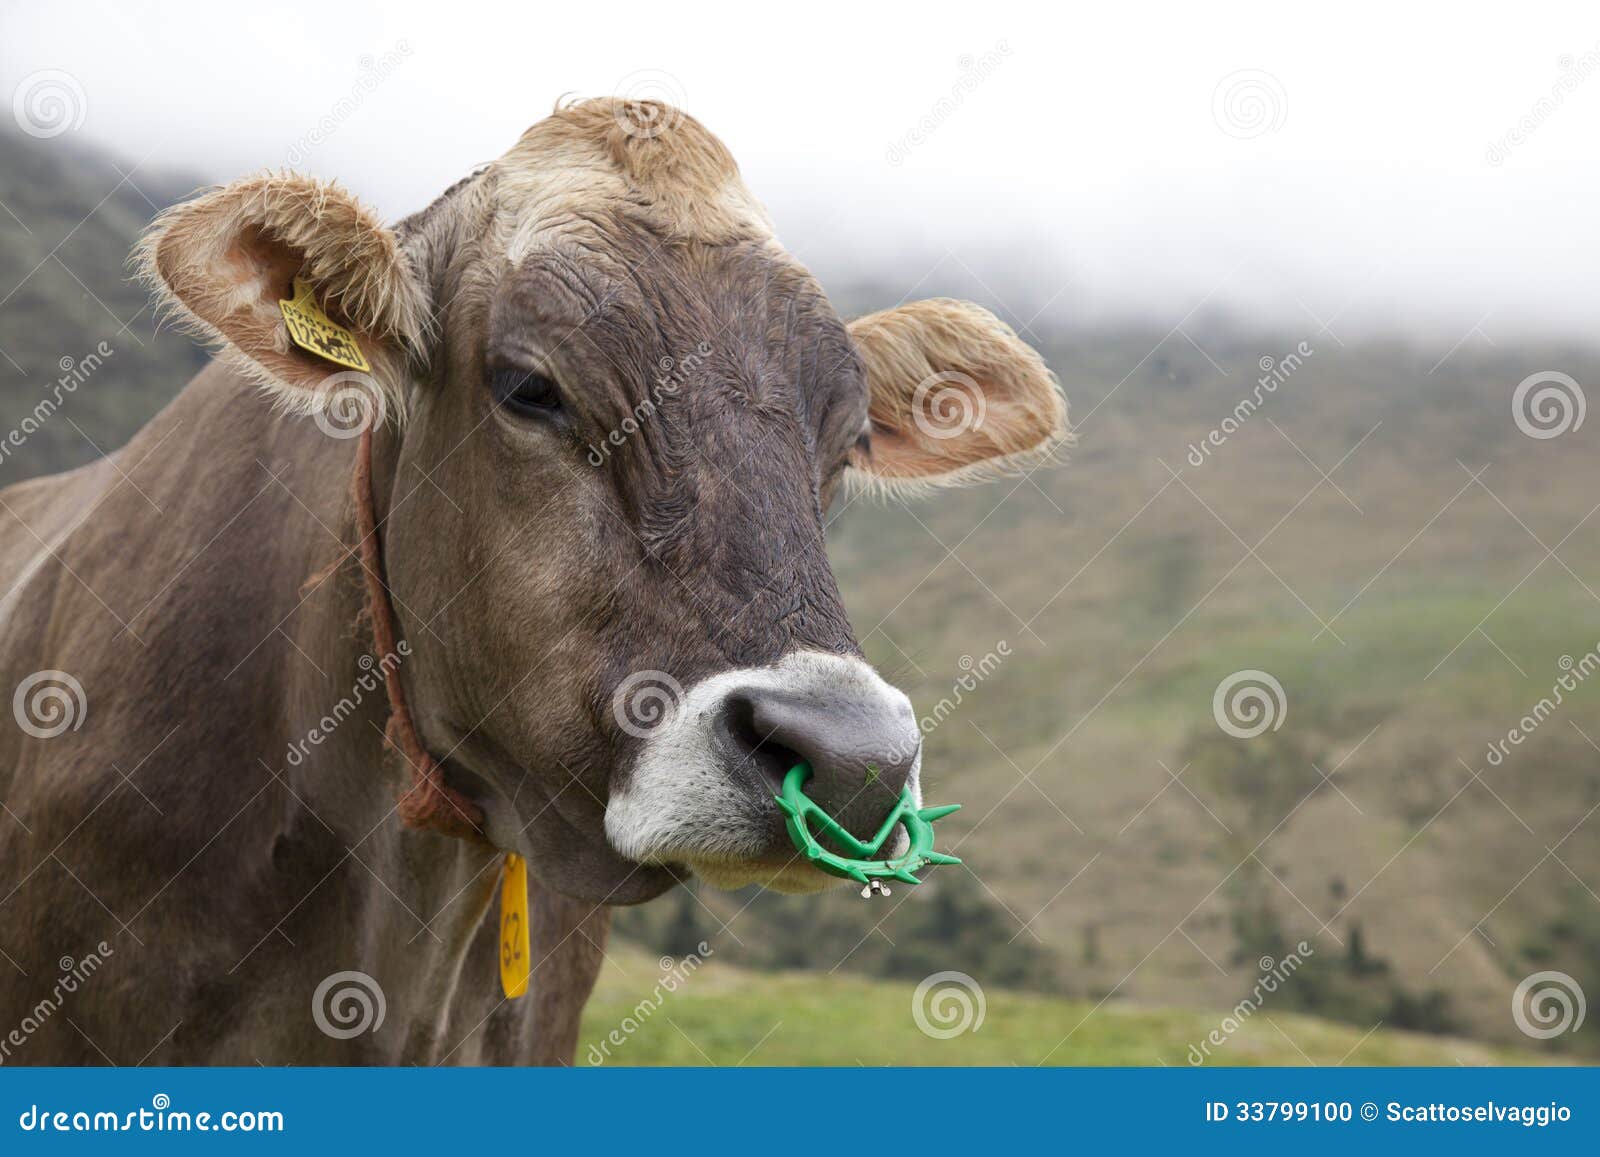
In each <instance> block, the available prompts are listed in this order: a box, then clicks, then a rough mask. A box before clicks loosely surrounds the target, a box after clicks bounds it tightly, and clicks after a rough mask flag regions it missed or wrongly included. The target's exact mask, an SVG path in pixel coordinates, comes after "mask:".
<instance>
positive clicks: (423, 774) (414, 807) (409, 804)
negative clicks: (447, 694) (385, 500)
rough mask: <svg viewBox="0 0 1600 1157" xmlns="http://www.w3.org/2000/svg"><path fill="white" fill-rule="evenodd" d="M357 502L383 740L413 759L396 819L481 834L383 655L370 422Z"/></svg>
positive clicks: (476, 816)
mask: <svg viewBox="0 0 1600 1157" xmlns="http://www.w3.org/2000/svg"><path fill="white" fill-rule="evenodd" d="M350 491H351V496H352V497H353V498H354V499H355V504H356V531H357V533H358V534H360V536H361V572H362V575H363V576H364V577H365V579H366V588H367V614H368V616H369V617H370V618H371V619H372V643H373V647H374V648H375V649H376V650H377V652H378V660H379V661H378V663H377V669H378V672H379V674H380V675H381V676H382V678H383V686H384V691H385V693H386V694H387V695H388V697H389V722H388V723H387V724H386V725H385V727H384V729H383V738H384V742H385V743H386V744H387V745H388V746H389V747H392V748H394V750H396V751H398V752H399V753H400V755H401V757H402V758H403V759H404V760H405V761H406V762H407V763H408V764H410V765H411V786H410V787H409V788H407V789H406V790H405V791H404V792H403V793H402V794H401V796H400V804H399V811H400V819H401V821H402V822H403V823H404V824H405V826H406V827H408V828H415V829H417V830H419V831H431V832H438V833H439V834H441V835H446V836H456V837H458V838H461V839H482V838H483V830H482V829H483V809H481V808H480V807H478V805H477V804H475V803H473V802H472V801H471V800H470V799H468V798H467V797H466V796H464V795H462V794H461V793H460V792H458V791H456V790H455V789H454V788H452V787H451V786H450V785H449V784H447V783H445V781H444V769H443V768H441V767H440V766H439V761H438V760H436V759H434V758H433V756H431V755H429V754H428V749H427V748H426V747H424V746H423V744H422V737H421V736H419V735H418V734H417V727H416V724H415V722H413V720H412V718H411V707H410V705H409V704H408V703H407V702H406V690H405V686H404V684H402V683H401V682H400V672H399V670H398V669H396V670H394V671H389V670H388V666H389V665H388V664H386V663H384V662H383V661H382V659H383V657H384V656H387V655H392V654H395V653H396V651H395V637H394V636H395V629H394V606H393V604H391V603H390V601H389V587H388V583H387V582H386V581H385V578H384V568H383V548H382V546H381V544H380V543H379V541H378V514H377V503H376V501H375V498H374V495H373V490H372V423H370V422H369V423H368V424H367V428H366V429H365V430H363V431H362V432H361V441H360V443H359V445H358V446H357V447H356V466H355V472H354V473H353V474H352V475H351V477H350Z"/></svg>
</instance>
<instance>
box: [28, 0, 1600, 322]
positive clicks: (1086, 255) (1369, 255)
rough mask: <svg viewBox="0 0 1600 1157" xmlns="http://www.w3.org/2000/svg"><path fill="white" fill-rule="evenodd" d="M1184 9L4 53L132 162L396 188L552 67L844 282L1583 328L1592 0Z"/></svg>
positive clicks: (185, 38)
mask: <svg viewBox="0 0 1600 1157" xmlns="http://www.w3.org/2000/svg"><path fill="white" fill-rule="evenodd" d="M1204 7H1206V8H1207V9H1209V8H1211V7H1213V6H1209V5H1208V6H1204ZM1200 8H1201V6H1190V5H1184V6H1173V7H1172V8H1171V9H1169V10H1167V11H1165V12H1154V13H1153V12H1149V11H1135V10H1133V9H1132V8H1131V7H1130V8H1125V9H1120V10H1117V11H1108V10H1106V6H1096V7H1095V9H1094V10H1092V11H1086V12H1069V11H1066V10H1065V9H1064V8H1054V7H1052V8H1048V9H1047V8H1045V7H1044V6H1035V5H1007V4H1001V3H983V4H970V3H964V4H958V5H950V6H942V5H933V4H926V3H922V4H916V5H908V6H905V7H903V8H902V9H900V10H899V11H898V12H893V13H892V12H890V11H887V10H886V9H884V8H883V7H880V6H876V5H867V4H861V3H856V4H848V5H827V4H822V3H811V4H805V5H796V6H784V7H783V9H781V11H780V10H775V9H773V8H772V7H770V6H766V5H760V4H739V5H729V6H726V7H723V8H713V7H709V6H708V7H703V8H698V9H693V10H691V9H690V8H689V6H679V5H672V6H667V5H660V4H649V5H628V4H615V3H613V4H606V5H603V6H600V5H580V4H573V5H565V6H562V7H561V8H559V9H552V8H551V7H549V6H544V5H533V4H516V5H501V4H479V3H467V2H464V0H453V2H450V3H430V4H423V3H397V4H381V5H379V4H348V5H340V6H337V7H335V6H334V5H332V4H327V3H289V4H285V3H279V4H275V5H272V6H271V7H268V6H264V5H252V6H240V7H238V8H233V7H224V6H222V5H219V4H215V3H211V4H200V3H162V4H159V5H158V4H140V3H105V4H82V3H79V4H74V5H71V6H68V5H63V4H56V5H51V6H49V7H48V8H44V7H41V8H38V9H27V10H24V9H20V8H19V7H18V6H17V5H16V4H14V3H7V4H6V6H5V9H4V15H3V17H0V25H3V26H0V85H3V90H4V92H5V93H6V94H8V95H10V96H11V97H12V106H13V108H12V111H13V115H14V117H15V118H16V119H17V120H18V122H19V123H21V122H22V121H23V120H27V119H29V118H33V119H32V120H31V121H30V123H31V124H33V125H34V127H35V129H40V128H41V126H43V128H42V131H44V132H49V133H52V134H56V133H59V137H60V138H66V137H69V136H71V137H76V138H81V139H84V140H87V141H90V142H94V143H99V144H105V145H109V146H111V147H113V148H115V149H116V150H118V151H119V152H120V153H121V154H122V155H123V156H124V157H125V158H127V160H128V162H129V163H130V164H133V165H137V168H135V169H133V170H132V171H131V172H130V180H131V181H132V182H133V183H135V184H137V182H138V180H139V174H140V173H141V172H154V171H156V170H162V169H176V170H180V171H183V172H187V173H193V174H194V175H195V176H196V177H197V178H200V179H204V180H226V179H228V178H230V177H233V176H236V175H239V174H242V173H245V172H249V171H251V170H255V169H260V168H263V167H274V168H276V167H281V166H288V165H292V166H293V167H295V168H298V169H301V170H303V171H308V172H312V173H316V174H319V175H322V176H328V177H337V178H339V179H340V180H341V181H342V182H344V183H345V184H346V185H348V186H349V187H350V188H352V189H354V190H355V191H356V192H358V193H359V194H360V195H362V196H363V197H365V198H366V199H368V200H369V201H371V202H372V203H374V204H376V205H377V206H379V207H380V208H381V209H382V210H383V211H384V212H385V213H387V214H389V215H391V216H400V215H402V214H404V213H406V212H409V211H411V210H413V209H416V208H418V207H420V206H422V205H424V204H426V203H427V202H428V201H429V200H431V198H432V197H433V196H434V195H435V194H436V193H438V192H439V191H441V190H442V189H443V188H444V187H445V186H446V185H448V184H449V183H450V182H452V181H453V180H455V179H456V178H458V177H459V176H461V175H463V174H465V173H466V172H467V171H469V170H470V169H471V168H472V167H473V166H474V165H476V164H479V163H482V162H484V161H486V160H489V159H491V158H493V157H494V156H496V155H498V154H499V153H500V152H502V151H503V150H504V149H505V148H506V147H507V146H509V145H510V144H511V143H512V142H513V141H514V140H515V139H516V137H517V135H518V134H519V133H520V132H521V131H522V130H523V129H524V128H525V127H527V125H528V124H530V123H532V122H533V121H534V120H537V119H538V118H539V117H541V116H542V115H544V114H545V113H546V112H548V110H549V109H550V108H551V107H552V105H553V104H554V103H555V102H556V101H557V99H558V98H560V97H562V96H563V95H600V94H606V93H629V94H632V95H637V96H661V97H665V98H667V99H670V100H673V101H674V102H675V103H680V104H681V105H682V106H683V107H685V108H686V109H687V110H688V111H689V112H691V113H692V114H693V115H695V116H696V117H698V118H699V119H701V120H702V121H704V122H705V123H706V124H707V125H708V126H709V127H710V128H711V129H712V130H713V131H715V132H716V133H718V134H719V135H720V136H721V137H722V138H723V139H724V140H725V141H726V142H727V143H728V145H729V147H730V148H731V149H732V150H733V152H734V155H735V156H736V157H737V158H738V160H739V162H740V165H741V167H742V169H743V171H744V174H745V177H746V180H747V181H748V183H749V184H750V186H751V187H752V189H753V190H754V191H755V192H756V194H757V195H758V196H759V197H761V198H762V199H763V200H764V201H765V202H766V203H767V205H768V207H769V209H770V210H771V212H772V214H773V216H774V218H775V220H776V221H777V224H778V228H779V233H780V236H781V237H783V239H784V240H785V241H786V243H787V244H788V245H789V246H790V248H791V249H793V250H794V251H795V252H796V253H797V254H798V255H799V256H800V257H801V258H802V259H803V260H805V261H807V262H808V263H809V264H810V265H811V266H812V267H813V268H814V269H815V270H816V271H817V272H818V274H819V275H820V276H822V277H823V278H824V280H825V281H831V282H838V281H841V280H845V281H860V280H862V279H865V278H867V277H872V278H874V279H876V280H878V281H880V282H882V283H883V284H885V285H886V286H887V287H888V288H889V289H890V290H891V291H892V292H896V293H903V294H905V295H906V296H919V295H925V294H927V293H929V292H932V291H937V290H940V289H947V288H950V287H952V286H954V287H958V288H961V289H962V290H964V291H967V292H971V293H972V294H973V295H975V296H978V297H980V298H986V299H988V300H989V301H990V302H991V303H992V304H996V305H999V306H1001V307H1002V308H1004V309H1005V310H1006V311H1007V312H1009V313H1010V314H1011V315H1012V316H1013V317H1017V318H1021V319H1023V320H1027V319H1030V318H1031V317H1033V316H1034V315H1036V314H1039V313H1041V312H1043V313H1045V314H1048V315H1051V316H1052V318H1053V319H1054V318H1059V319H1061V320H1065V321H1069V322H1074V323H1081V324H1100V323H1112V322H1118V321H1122V320H1137V321H1140V322H1145V323H1154V324H1157V325H1161V326H1176V325H1179V324H1182V323H1184V322H1185V321H1186V319H1188V318H1191V317H1197V316H1198V317H1204V316H1209V315H1221V316H1225V317H1229V318H1232V319H1235V320H1239V321H1242V322H1246V323H1250V324H1256V325H1270V326H1274V327H1287V328H1289V329H1291V330H1293V329H1305V330H1306V331H1307V332H1323V331H1324V327H1326V328H1327V329H1331V330H1332V332H1333V333H1334V334H1335V335H1336V336H1342V335H1344V334H1346V333H1353V332H1358V331H1362V330H1379V331H1391V332H1398V333H1401V334H1405V335H1426V336H1427V337H1428V338H1429V339H1430V340H1444V341H1447V342H1448V341H1453V340H1456V339H1458V338H1460V339H1465V340H1469V341H1474V342H1480V341H1481V342H1497V341H1500V340H1503V339H1506V338H1511V337H1515V336H1519V335H1521V334H1524V333H1528V332H1537V333H1553V334H1560V335H1570V336H1575V337H1587V335H1588V331H1589V326H1590V320H1591V315H1592V314H1593V312H1594V300H1595V294H1594V290H1593V283H1594V274H1593V266H1594V261H1595V257H1596V254H1597V252H1600V248H1597V242H1600V214H1597V213H1596V212H1595V210H1594V199H1595V190H1596V189H1597V188H1600V151H1597V149H1596V147H1595V146H1596V142H1597V140H1600V134H1597V132H1596V129H1597V127H1600V12H1597V11H1596V9H1595V8H1594V6H1593V4H1592V3H1591V4H1572V5H1567V6H1564V7H1550V8H1547V7H1543V6H1533V5H1521V6H1519V7H1518V8H1516V9H1515V10H1514V13H1513V15H1512V16H1511V17H1508V16H1507V15H1505V14H1504V10H1502V14H1501V15H1499V16H1497V17H1495V18H1494V19H1493V20H1490V19H1486V18H1482V17H1473V16H1471V15H1470V14H1468V13H1467V12H1466V11H1465V10H1459V9H1456V8H1450V9H1445V8H1441V9H1440V10H1439V12H1438V14H1437V15H1428V14H1425V13H1420V12H1415V11H1412V10H1410V9H1409V8H1406V7H1404V6H1400V5H1395V4H1392V3H1391V4H1385V5H1374V6H1372V7H1369V8H1363V7H1361V6H1358V5H1354V4H1340V5H1337V6H1329V7H1327V8H1325V9H1324V10H1323V13H1322V14H1321V15H1315V14H1312V13H1310V12H1288V11H1284V10H1283V9H1284V8H1285V6H1283V5H1275V4H1264V5H1260V6H1233V7H1231V8H1230V9H1229V12H1228V14H1227V15H1218V14H1217V13H1216V12H1211V11H1201V10H1200ZM691 11H692V12H693V14H692V15H691V14H690V12H691ZM41 74H44V75H43V78H42V79H41ZM61 74H64V76H63V75H61ZM41 89H46V90H48V89H54V90H55V91H54V92H51V91H40V90H41ZM57 95H59V96H61V97H62V99H63V100H64V102H65V112H64V113H63V112H62V110H61V108H60V106H59V105H58V106H57V107H56V108H55V109H54V110H53V111H52V109H51V108H50V107H49V106H48V102H45V103H40V102H41V101H44V98H47V97H51V96H57ZM30 102H32V103H31V104H30ZM52 115H54V116H56V117H60V116H63V115H64V116H65V117H66V118H67V121H68V123H67V124H66V126H65V127H63V126H62V125H61V124H59V123H55V122H51V121H49V120H48V118H49V117H50V116H52ZM40 118H45V119H43V120H41V119H40ZM5 127H6V129H7V130H8V131H9V130H10V128H11V125H10V124H9V123H7V124H6V126H5ZM35 135H39V134H38V132H36V134H35Z"/></svg>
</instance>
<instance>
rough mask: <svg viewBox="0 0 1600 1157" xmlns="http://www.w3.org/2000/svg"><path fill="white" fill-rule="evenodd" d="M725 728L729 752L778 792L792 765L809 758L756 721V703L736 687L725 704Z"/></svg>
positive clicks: (723, 724) (742, 766)
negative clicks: (765, 729)
mask: <svg viewBox="0 0 1600 1157" xmlns="http://www.w3.org/2000/svg"><path fill="white" fill-rule="evenodd" d="M722 729H723V732H724V735H725V736H726V738H727V740H728V746H729V748H730V750H729V753H728V754H729V756H730V757H731V758H732V759H734V760H735V761H737V762H738V763H739V764H740V765H741V768H749V769H753V770H755V771H756V772H757V773H759V774H760V775H761V776H762V778H763V779H765V780H766V781H767V782H769V783H770V784H771V785H772V789H773V791H774V792H775V793H776V792H777V791H779V790H781V789H782V787H783V777H784V776H785V775H786V774H788V771H789V769H790V768H791V767H793V766H794V765H795V764H797V763H799V762H800V761H801V760H802V759H804V758H806V756H804V755H803V754H802V753H800V752H798V751H795V750H794V749H792V748H790V747H788V746H786V745H785V744H784V743H783V742H781V741H780V740H779V738H778V737H777V736H775V735H774V734H773V733H772V732H771V731H763V730H762V728H761V727H760V726H759V725H758V724H757V722H756V703H755V701H754V699H753V698H752V697H751V696H750V695H749V694H748V693H745V692H739V691H736V692H734V693H733V694H732V695H730V696H728V699H727V702H726V703H725V704H724V706H723V714H722Z"/></svg>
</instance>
